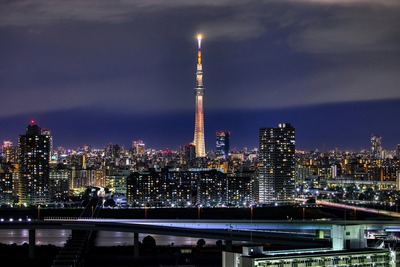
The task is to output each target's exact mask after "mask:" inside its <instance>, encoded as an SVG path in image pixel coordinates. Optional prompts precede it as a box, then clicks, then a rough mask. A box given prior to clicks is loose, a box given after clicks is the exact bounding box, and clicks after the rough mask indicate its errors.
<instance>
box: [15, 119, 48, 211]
mask: <svg viewBox="0 0 400 267" xmlns="http://www.w3.org/2000/svg"><path fill="white" fill-rule="evenodd" d="M18 147H19V165H20V169H19V176H20V180H19V194H20V199H19V200H20V203H21V204H27V205H38V204H43V203H47V202H48V201H49V197H50V196H49V188H48V186H49V173H50V163H49V161H50V136H49V135H44V134H42V131H41V128H40V127H39V126H37V125H35V124H34V122H33V121H32V122H31V124H30V125H28V127H26V133H25V135H20V136H19V139H18Z"/></svg>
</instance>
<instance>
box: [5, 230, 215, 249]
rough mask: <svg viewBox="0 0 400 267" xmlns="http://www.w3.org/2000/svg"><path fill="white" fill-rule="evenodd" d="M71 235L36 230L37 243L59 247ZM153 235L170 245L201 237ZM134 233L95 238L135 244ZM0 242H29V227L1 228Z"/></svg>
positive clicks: (190, 242) (108, 243) (191, 242)
mask: <svg viewBox="0 0 400 267" xmlns="http://www.w3.org/2000/svg"><path fill="white" fill-rule="evenodd" d="M70 235H71V230H60V229H37V230H36V245H48V244H52V245H55V246H57V247H63V246H64V243H65V242H66V241H67V239H68V237H69V236H70ZM147 235H148V234H139V241H140V242H142V240H143V238H145V237H146V236H147ZM151 236H152V237H153V238H154V239H155V240H156V244H157V245H162V246H168V245H171V244H172V243H173V244H174V245H180V246H196V245H197V241H198V240H199V238H194V237H193V238H192V237H180V236H178V237H177V236H164V235H153V234H151ZM133 237H134V234H133V233H125V232H108V231H99V232H98V234H97V238H96V240H95V245H96V246H105V247H107V246H125V245H133V242H134V241H133ZM204 241H206V245H215V242H216V241H217V240H214V239H206V238H204ZM0 243H3V244H14V243H15V244H17V245H22V244H24V243H29V230H27V229H11V230H4V229H1V230H0Z"/></svg>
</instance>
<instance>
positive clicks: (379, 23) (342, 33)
mask: <svg viewBox="0 0 400 267" xmlns="http://www.w3.org/2000/svg"><path fill="white" fill-rule="evenodd" d="M397 25H400V9H373V8H348V9H335V10H332V11H330V12H329V14H327V15H326V18H324V19H318V20H315V21H313V23H308V24H306V25H304V26H302V27H301V28H299V29H298V32H297V33H295V34H293V35H292V36H290V38H289V44H290V45H291V46H292V47H294V48H295V49H297V50H299V51H304V52H309V53H347V52H357V51H376V50H380V51H384V50H388V51H391V50H399V49H400V31H399V28H398V26H397Z"/></svg>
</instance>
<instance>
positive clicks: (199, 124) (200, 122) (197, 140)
mask: <svg viewBox="0 0 400 267" xmlns="http://www.w3.org/2000/svg"><path fill="white" fill-rule="evenodd" d="M201 39H202V35H201V34H198V35H197V44H198V46H197V70H196V88H194V94H195V97H196V117H195V126H194V140H193V144H194V146H195V149H196V158H201V157H205V156H206V148H205V141H204V112H203V96H204V91H205V90H204V87H203V66H202V63H201Z"/></svg>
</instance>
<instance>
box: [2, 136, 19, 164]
mask: <svg viewBox="0 0 400 267" xmlns="http://www.w3.org/2000/svg"><path fill="white" fill-rule="evenodd" d="M1 157H2V162H3V163H11V164H13V163H18V147H16V146H14V145H13V143H12V142H11V141H3V146H2V147H1Z"/></svg>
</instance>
